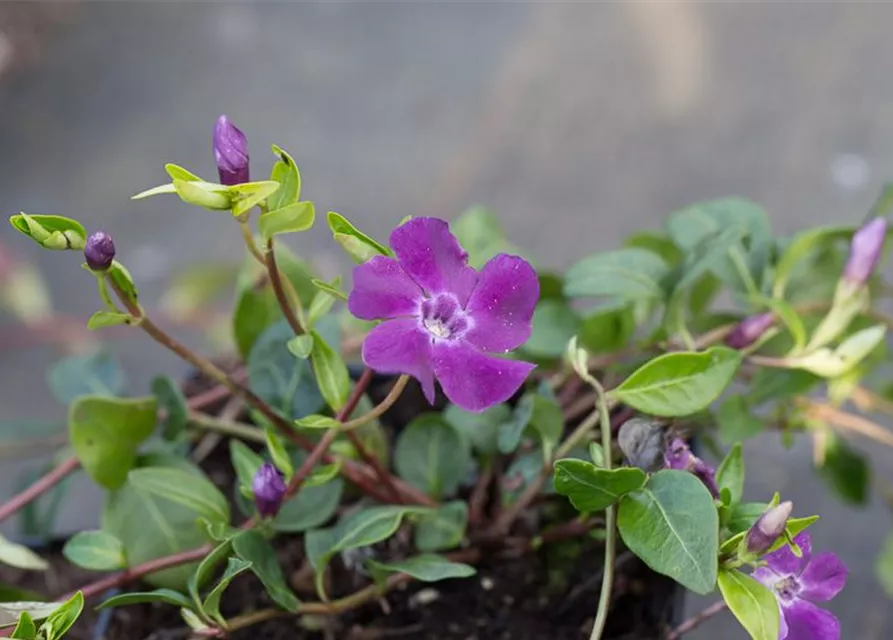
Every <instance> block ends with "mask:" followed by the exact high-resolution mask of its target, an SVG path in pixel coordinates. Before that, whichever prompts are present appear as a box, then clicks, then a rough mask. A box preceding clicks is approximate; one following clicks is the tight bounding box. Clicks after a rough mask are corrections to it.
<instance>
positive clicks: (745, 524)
mask: <svg viewBox="0 0 893 640" xmlns="http://www.w3.org/2000/svg"><path fill="white" fill-rule="evenodd" d="M767 508H768V505H767V504H766V503H765V502H741V503H739V504H735V505H732V508H731V511H730V515H729V519H728V522H726V527H728V529H729V531H731V532H732V533H733V534H737V533H741V532H744V531H747V530H748V529H750V528H751V527H752V526H753V523H754V522H756V521H757V518H759V517H760V516H761V515H763V512H764V511H766V509H767ZM725 545H726V543H723V547H725Z"/></svg>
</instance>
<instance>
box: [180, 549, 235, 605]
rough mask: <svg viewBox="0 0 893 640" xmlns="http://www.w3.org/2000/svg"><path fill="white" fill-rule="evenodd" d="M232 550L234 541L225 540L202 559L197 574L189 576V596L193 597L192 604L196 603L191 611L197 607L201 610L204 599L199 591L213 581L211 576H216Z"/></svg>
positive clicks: (196, 570) (196, 569) (197, 567)
mask: <svg viewBox="0 0 893 640" xmlns="http://www.w3.org/2000/svg"><path fill="white" fill-rule="evenodd" d="M232 548H233V541H232V540H224V541H223V542H221V543H220V544H218V545H217V546H216V547H214V548H213V549H212V550H211V551H210V552H209V553H208V554H207V555H206V556H205V557H204V558H202V559H201V562H199V563H198V566H196V568H195V572H193V574H192V575H191V576H189V584H188V589H189V595H190V596H191V597H192V602H193V603H194V604H193V605H192V606H190V607H189V608H190V609H192V608H196V607H198V608H201V605H202V599H201V594H200V593H199V590H200V589H201V588H202V586H203V585H204V584H205V583H207V582H208V581H209V580H210V579H211V576H213V575H214V573H215V572H216V570H217V568H218V567H219V566H220V565H221V564H222V563H223V561H224V560H226V559H227V558H228V557H229V556H230V554H231V553H232Z"/></svg>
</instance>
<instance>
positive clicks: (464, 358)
mask: <svg viewBox="0 0 893 640" xmlns="http://www.w3.org/2000/svg"><path fill="white" fill-rule="evenodd" d="M431 357H432V362H433V364H434V375H435V376H437V380H438V381H439V382H440V386H441V387H443V392H444V393H445V394H446V397H447V398H449V399H450V401H451V402H453V403H454V404H456V405H458V406H459V407H461V408H462V409H465V410H466V411H473V412H475V413H480V412H481V411H484V410H485V409H487V408H489V407H492V406H493V405H496V404H499V403H501V402H505V401H506V400H508V399H509V398H511V397H512V396H513V395H514V394H515V392H516V391H517V390H518V388H519V387H520V386H521V384H522V383H523V382H524V380H525V379H526V378H527V376H528V375H529V374H530V372H531V371H533V369H534V368H535V367H536V365H534V364H531V363H529V362H521V361H518V360H505V359H503V358H496V357H494V356H490V355H487V354H485V353H481V352H480V351H478V350H477V349H476V348H474V347H473V346H472V345H470V344H468V343H467V342H463V341H461V340H457V341H446V340H444V341H440V342H437V343H435V344H434V345H433V346H432V347H431Z"/></svg>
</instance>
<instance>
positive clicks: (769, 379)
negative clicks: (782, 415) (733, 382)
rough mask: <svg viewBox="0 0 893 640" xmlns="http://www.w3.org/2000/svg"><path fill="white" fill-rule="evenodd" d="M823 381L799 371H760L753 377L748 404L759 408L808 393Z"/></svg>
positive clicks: (811, 374) (806, 372) (765, 369)
mask: <svg viewBox="0 0 893 640" xmlns="http://www.w3.org/2000/svg"><path fill="white" fill-rule="evenodd" d="M821 381H822V379H821V378H819V377H818V376H817V375H815V374H813V373H809V372H808V371H800V370H799V369H768V368H761V369H758V370H757V372H756V374H755V375H754V377H753V380H752V383H751V387H750V393H749V394H748V398H747V400H748V403H750V404H751V405H752V406H758V405H761V404H763V403H765V402H768V401H770V400H777V399H779V398H788V397H790V396H797V395H803V394H805V393H808V392H809V391H810V390H811V389H812V388H813V387H814V386H815V385H817V384H818V383H819V382H821Z"/></svg>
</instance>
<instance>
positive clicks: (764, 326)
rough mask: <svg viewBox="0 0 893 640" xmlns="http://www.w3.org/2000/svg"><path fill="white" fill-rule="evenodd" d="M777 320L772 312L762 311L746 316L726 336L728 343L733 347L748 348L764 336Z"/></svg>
mask: <svg viewBox="0 0 893 640" xmlns="http://www.w3.org/2000/svg"><path fill="white" fill-rule="evenodd" d="M774 322H775V316H774V315H773V314H771V313H761V314H759V315H756V316H750V317H749V318H745V319H744V320H742V321H741V322H739V323H738V325H737V326H736V327H735V328H734V329H732V332H731V333H730V334H729V335H728V336H726V345H727V346H729V347H731V348H732V349H746V348H747V347H749V346H750V345H752V344H753V343H754V342H756V341H757V340H759V339H760V338H762V337H763V334H764V333H766V331H768V330H769V328H770V327H771V326H772V324H773V323H774Z"/></svg>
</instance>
